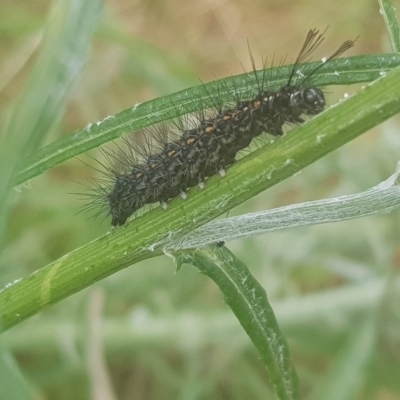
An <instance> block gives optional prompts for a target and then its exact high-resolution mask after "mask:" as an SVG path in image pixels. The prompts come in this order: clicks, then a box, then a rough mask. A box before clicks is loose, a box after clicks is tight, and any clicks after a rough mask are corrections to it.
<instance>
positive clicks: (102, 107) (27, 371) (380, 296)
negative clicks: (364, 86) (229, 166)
mask: <svg viewBox="0 0 400 400" xmlns="http://www.w3.org/2000/svg"><path fill="white" fill-rule="evenodd" d="M394 5H395V6H396V4H395V2H394ZM397 5H398V4H397ZM51 7H52V2H50V1H37V0H30V1H29V2H26V1H15V0H14V1H11V0H2V7H1V8H2V12H1V15H0V110H1V115H0V118H1V120H0V121H1V126H2V127H3V128H4V127H6V126H7V123H8V121H9V118H10V115H11V113H12V109H13V106H14V104H15V102H16V99H17V98H18V97H19V96H21V95H22V94H23V90H24V89H23V88H24V85H25V82H26V80H27V78H28V76H29V74H30V71H31V70H32V67H33V65H34V64H35V61H36V59H37V57H38V54H39V52H40V49H41V39H42V33H43V30H44V28H45V25H46V21H47V19H48V18H50V17H49V11H50V9H51ZM327 25H329V29H328V31H327V34H326V37H327V39H326V42H324V44H323V46H321V49H319V50H318V51H317V52H316V53H317V54H316V57H318V58H319V57H322V56H326V55H329V54H331V53H332V51H333V50H334V49H336V48H337V47H338V45H339V44H341V43H342V42H343V41H344V40H346V39H353V38H355V37H357V36H358V35H360V38H359V39H358V40H357V43H356V47H355V49H354V50H352V52H351V55H356V54H367V53H379V52H390V51H391V50H390V46H389V40H388V35H387V32H386V28H385V26H384V23H383V19H382V17H381V15H380V14H379V7H378V3H377V2H376V1H373V0H364V1H359V0H349V1H339V2H332V1H328V0H320V1H319V2H318V6H317V7H316V2H313V1H310V0H297V1H277V0H253V1H239V0H236V1H235V0H233V1H228V0H208V1H202V2H188V1H184V0H169V1H167V2H165V1H160V0H148V1H141V0H134V1H128V0H118V1H112V0H106V1H105V9H104V12H103V15H102V17H101V19H100V23H99V25H98V28H97V30H96V32H95V35H94V39H93V42H92V49H91V53H90V58H89V61H88V63H87V65H86V67H85V69H84V71H83V73H82V74H81V76H80V78H79V80H78V82H77V83H76V84H75V85H74V86H73V88H72V90H71V92H70V95H69V96H68V101H67V102H66V104H65V109H64V110H63V114H62V117H61V118H60V119H59V120H58V121H55V124H54V127H53V128H52V130H51V132H50V134H49V135H48V137H47V139H46V140H47V142H46V143H50V142H52V141H54V140H56V139H59V138H61V137H63V136H65V135H68V134H70V133H71V132H73V131H75V130H76V129H79V128H82V127H84V126H86V125H87V124H88V123H94V122H97V121H100V120H103V119H104V118H106V117H107V116H109V115H113V114H115V113H117V112H119V111H121V110H123V109H125V108H128V107H132V106H133V105H135V104H136V103H138V102H143V101H146V100H150V99H152V98H154V97H157V96H161V95H166V94H169V93H172V92H175V91H178V90H181V89H184V88H186V87H189V86H193V85H197V84H199V79H201V80H202V81H204V82H207V81H209V80H214V79H216V78H220V77H225V76H228V75H234V74H237V73H241V72H243V68H244V69H245V70H251V64H250V60H249V56H248V48H247V40H248V41H249V43H250V46H251V49H252V52H253V54H254V56H255V57H256V59H258V60H259V65H260V66H261V57H268V59H269V60H271V59H272V57H273V55H274V54H275V60H281V59H283V58H285V57H286V60H287V61H286V62H290V61H293V59H294V58H295V57H296V55H297V52H298V51H299V48H300V46H301V44H302V42H303V38H304V36H305V34H306V33H307V31H308V30H309V29H310V28H313V27H318V28H320V29H324V28H325V27H326V26H327ZM349 55H350V54H349ZM329 90H330V94H329V96H328V103H329V104H332V103H334V102H335V101H337V100H338V99H339V98H340V97H343V94H344V93H345V92H346V93H353V92H354V91H356V90H357V87H355V86H352V87H347V88H345V87H335V88H330V89H329ZM399 122H400V120H399V119H398V118H395V119H392V120H390V121H388V122H387V123H385V124H383V125H382V126H379V127H378V128H377V129H375V130H374V131H373V132H369V133H367V134H365V135H363V136H362V137H360V138H359V139H357V140H355V141H353V142H352V143H350V144H349V145H347V146H345V147H344V148H341V149H339V150H337V151H335V152H334V153H332V154H330V155H329V156H327V157H325V158H324V159H323V160H320V161H318V162H317V163H315V164H314V165H311V166H310V167H308V168H306V169H305V170H304V171H302V173H301V174H299V175H297V176H295V177H292V178H290V179H288V180H286V181H285V182H283V183H281V184H279V185H278V186H276V187H274V188H272V189H270V190H268V191H267V192H265V193H262V194H261V195H259V196H257V197H255V198H253V199H252V200H251V201H248V202H246V203H245V204H243V205H241V206H240V207H238V208H237V209H235V210H234V211H233V212H231V214H230V215H235V214H242V213H246V212H250V211H255V210H264V209H268V208H273V207H278V206H281V205H285V204H291V203H296V202H302V201H308V200H314V199H320V198H325V197H335V196H338V195H341V194H351V193H356V192H359V191H363V190H366V189H367V188H369V187H371V186H374V185H375V184H378V183H379V182H381V181H382V180H384V179H386V178H387V177H388V176H389V175H391V174H392V173H393V172H394V170H395V168H396V163H397V161H398V160H400V130H399ZM91 154H92V155H93V156H95V157H96V154H98V152H96V151H93V152H91ZM82 158H84V157H82ZM94 174H95V172H94V171H93V170H91V169H89V168H88V167H87V166H85V165H84V164H83V163H81V162H80V161H79V160H72V161H69V162H67V163H64V164H62V165H61V166H59V167H57V168H54V169H53V170H51V171H48V172H47V173H45V174H43V175H41V176H39V177H38V178H35V179H33V180H32V181H30V182H28V183H26V184H24V185H22V186H21V187H18V188H16V189H15V190H13V192H12V194H11V196H10V198H9V202H10V204H11V214H10V217H9V219H8V221H7V233H6V239H5V244H4V247H3V249H2V250H3V251H2V257H1V259H0V286H1V287H2V286H4V285H6V284H7V283H8V282H12V281H14V280H15V279H18V278H20V277H22V276H26V275H27V274H29V273H31V272H33V271H35V270H36V269H38V268H40V267H42V266H45V265H47V264H48V263H49V262H51V261H54V260H55V259H57V258H59V257H61V256H62V255H64V254H65V253H67V252H69V251H71V250H73V249H75V248H76V247H78V246H81V245H83V244H85V243H87V242H88V241H90V240H92V239H94V238H97V237H98V236H100V235H102V234H104V233H105V232H107V230H108V229H109V221H108V220H105V221H103V222H102V221H101V220H93V219H90V218H89V217H90V215H87V214H84V213H81V214H78V215H76V213H77V212H78V211H79V207H80V205H81V204H82V202H81V200H80V199H79V196H74V195H71V194H69V193H70V192H77V191H81V190H82V189H81V187H80V186H79V185H78V184H77V183H75V181H76V182H83V183H85V182H86V179H87V178H89V177H94V176H95V175H94ZM399 223H400V214H399V212H393V213H391V214H388V215H381V216H374V217H370V218H364V219H359V220H353V221H347V222H341V223H337V224H334V225H322V226H315V227H307V228H297V229H294V230H285V231H282V232H278V233H272V234H268V235H262V236H259V237H255V238H251V239H246V240H240V241H234V242H231V243H228V244H227V245H228V247H229V248H230V249H231V250H232V251H233V252H234V253H235V254H236V255H237V256H238V257H239V258H241V259H242V260H243V261H244V262H245V263H246V264H247V265H248V267H249V268H250V269H251V271H252V272H253V274H254V275H255V276H256V277H257V279H258V280H259V281H260V283H261V284H262V285H263V286H264V288H265V289H266V291H267V293H268V295H269V298H270V300H271V302H272V304H273V305H274V306H275V309H276V314H277V318H278V321H280V323H281V327H282V329H283V331H284V333H285V334H286V337H287V339H288V341H289V344H290V348H291V352H292V356H293V360H294V363H295V365H296V368H297V370H298V373H299V377H300V381H301V388H302V392H303V394H304V398H310V399H311V398H315V399H317V398H325V397H323V396H319V393H324V392H325V390H326V387H329V386H332V385H336V386H337V387H338V388H348V390H347V391H346V393H345V394H343V393H341V392H340V390H337V391H336V394H337V397H330V398H332V399H334V398H337V399H345V398H346V399H371V400H372V399H374V400H375V399H377V400H391V399H399V398H400V378H399V377H400V309H399V307H398V304H400V303H399V278H398V272H399V269H400V245H399V243H400V241H399V238H400V228H399V226H400V224H399ZM376 308H378V310H379V312H378V315H379V320H378V321H374V326H373V328H372V330H370V331H369V332H372V333H371V335H370V336H368V338H369V339H368V338H367V339H365V337H364V336H365V335H364V336H363V335H362V334H360V333H359V329H358V327H359V326H363V323H364V321H365V320H366V318H367V317H368V315H369V313H370V312H371V310H373V309H376ZM363 337H364V340H363ZM0 350H1V354H0V356H1V364H0V385H1V386H2V387H3V389H2V391H0V400H3V398H4V399H25V398H26V399H57V400H58V399H60V400H61V399H62V400H64V399H72V398H74V399H89V398H92V399H106V400H107V399H121V400H125V399H182V400H186V399H190V400H192V399H193V400H194V399H265V398H273V394H272V391H271V388H270V386H269V383H268V376H267V372H266V371H265V369H264V367H263V365H262V363H261V362H260V361H259V360H258V356H257V353H256V351H255V349H254V348H253V347H252V344H251V342H250V340H249V339H248V338H247V337H246V335H245V334H244V332H242V329H241V327H240V325H239V323H238V322H237V321H236V320H235V318H234V317H233V316H232V315H231V312H230V310H229V309H228V307H227V306H226V305H225V304H224V303H223V299H222V296H221V294H220V293H219V291H218V289H217V288H216V287H215V285H214V284H213V282H211V281H210V280H209V279H208V278H205V277H203V276H201V275H199V274H198V273H197V271H196V270H195V269H194V268H191V267H189V266H185V267H184V268H183V269H182V270H181V271H180V272H179V273H178V274H174V265H173V263H172V261H171V260H170V259H169V258H167V257H160V258H157V259H152V260H150V261H147V262H143V263H141V264H137V265H135V266H133V267H131V268H128V269H126V270H124V271H121V272H119V273H117V274H115V275H113V276H111V277H109V278H107V279H105V280H103V281H102V282H99V283H97V284H95V285H93V286H92V287H90V288H88V289H85V290H83V291H82V292H80V293H78V294H76V295H74V296H72V297H70V298H68V299H66V300H64V301H62V302H61V303H59V304H57V305H55V306H52V307H51V308H49V309H48V310H46V311H45V312H42V313H41V314H39V315H37V316H35V317H33V318H31V319H29V320H28V321H25V322H23V323H21V324H20V325H18V326H16V327H14V328H12V329H11V330H10V331H8V332H5V333H4V334H3V335H2V336H1V337H0ZM338 371H339V372H340V371H342V372H343V371H348V373H345V374H344V373H342V374H340V373H339V372H338ZM3 382H4V384H3ZM333 392H334V393H335V390H333Z"/></svg>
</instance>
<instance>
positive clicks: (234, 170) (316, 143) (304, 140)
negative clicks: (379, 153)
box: [0, 68, 400, 330]
mask: <svg viewBox="0 0 400 400" xmlns="http://www.w3.org/2000/svg"><path fill="white" fill-rule="evenodd" d="M399 93H400V68H396V69H395V70H393V71H391V72H389V73H388V74H387V75H386V76H385V77H382V78H381V79H379V80H377V81H376V82H374V83H372V84H370V85H368V86H366V87H365V88H364V89H363V90H361V91H360V92H358V93H356V94H355V95H353V96H351V97H349V98H348V99H347V100H346V101H343V102H341V103H339V104H337V105H336V106H335V107H331V108H330V109H329V110H327V111H326V112H324V113H322V114H320V115H318V116H317V117H315V118H313V119H312V120H310V121H309V122H307V123H306V124H304V125H302V126H299V127H297V128H295V129H293V130H292V131H291V132H290V134H287V135H285V136H284V137H282V138H280V139H279V140H276V141H275V142H274V143H272V144H269V145H265V146H263V147H261V148H260V149H258V150H257V151H255V152H253V153H251V154H249V155H248V156H246V157H244V158H243V159H241V160H240V161H239V162H237V163H236V164H235V165H233V166H232V167H231V168H229V170H228V174H227V176H226V177H225V178H224V179H221V178H220V177H219V176H214V177H212V178H210V179H209V180H208V181H207V189H206V190H203V191H202V190H201V189H200V188H193V189H192V190H191V191H190V196H189V198H188V199H187V200H186V201H183V200H182V199H180V198H176V199H174V200H172V201H171V202H170V207H169V209H168V211H167V212H165V211H163V210H162V209H161V208H156V209H154V210H152V211H151V212H148V213H146V214H144V215H142V216H140V217H138V218H137V219H135V220H134V221H132V222H131V223H128V224H126V225H124V226H122V227H120V228H118V229H117V230H116V231H114V232H112V233H111V234H108V235H105V236H103V237H100V238H99V239H97V240H95V241H93V242H91V243H88V244H87V245H85V246H83V247H81V248H79V249H76V250H75V251H73V252H71V253H68V254H66V255H65V256H64V257H62V258H60V259H59V260H57V261H54V262H53V263H51V264H49V265H47V266H46V267H44V268H42V269H40V270H38V271H36V273H34V274H32V275H30V276H28V277H26V278H24V279H22V280H20V281H19V282H16V283H14V284H12V285H10V286H9V287H7V288H5V289H4V290H2V291H0V316H1V320H0V324H1V329H3V330H5V329H7V328H9V327H11V326H13V325H15V324H17V323H18V322H19V321H22V320H24V319H26V318H28V317H29V316H31V315H33V314H36V313H37V312H39V311H40V310H41V309H42V308H44V307H46V306H47V305H49V304H53V303H55V302H57V301H60V300H61V299H63V298H65V297H67V296H69V295H71V294H73V293H76V292H77V291H79V290H81V289H83V288H85V287H87V286H89V285H91V284H93V283H94V282H96V281H98V280H100V279H102V278H105V277H106V276H109V275H111V274H113V273H114V272H116V271H118V270H120V269H122V268H125V267H127V266H129V265H131V264H134V263H135V262H138V261H140V260H143V259H146V258H150V257H154V256H157V255H160V254H162V252H163V247H164V246H165V245H166V244H167V243H169V242H170V241H171V240H173V239H174V238H177V237H180V236H183V235H185V234H186V233H188V232H190V231H191V230H194V229H195V228H197V227H199V226H201V225H203V224H205V223H207V222H209V221H210V220H212V219H214V218H215V217H217V216H219V215H221V214H224V213H226V212H227V211H228V210H230V209H231V208H233V207H235V206H236V205H238V204H241V203H242V202H243V201H245V200H247V199H249V198H251V197H253V196H255V195H256V194H258V193H260V192H261V191H263V190H265V189H267V188H269V187H271V186H273V185H275V184H276V183H278V182H280V181H282V180H284V179H285V178H287V177H289V176H291V175H293V174H294V173H296V172H297V171H299V170H301V169H302V168H304V167H305V166H307V165H309V164H311V163H312V162H314V161H316V160H318V159H319V158H321V157H323V156H324V155H325V154H328V153H329V152H331V151H333V150H334V149H337V148H338V147H340V146H342V145H343V144H345V143H347V142H349V141H351V140H352V139H354V138H356V137H357V136H359V135H361V134H362V133H363V132H365V131H366V130H368V129H370V128H372V127H374V126H376V125H378V124H379V123H381V122H382V121H385V120H386V119H388V118H390V117H391V116H393V115H395V114H396V113H398V112H399V111H400V96H399Z"/></svg>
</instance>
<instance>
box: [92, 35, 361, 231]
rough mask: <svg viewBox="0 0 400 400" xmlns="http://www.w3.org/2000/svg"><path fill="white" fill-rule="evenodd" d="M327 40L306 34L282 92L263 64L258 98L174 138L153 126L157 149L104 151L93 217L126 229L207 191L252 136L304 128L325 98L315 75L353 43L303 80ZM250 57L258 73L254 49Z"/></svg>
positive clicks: (178, 126) (129, 145) (182, 129)
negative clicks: (271, 86)
mask: <svg viewBox="0 0 400 400" xmlns="http://www.w3.org/2000/svg"><path fill="white" fill-rule="evenodd" d="M323 40H324V32H323V33H320V32H319V30H318V29H311V30H310V31H309V32H308V34H307V36H306V38H305V41H304V44H303V46H302V47H301V49H300V52H299V54H298V56H297V58H296V60H295V62H294V64H293V67H292V69H291V72H290V75H289V78H288V80H287V83H286V84H285V85H284V86H283V87H281V88H280V89H278V90H275V91H273V90H268V88H267V87H265V86H267V83H268V82H266V75H265V71H266V69H265V65H264V73H263V76H262V79H257V80H256V89H255V95H254V96H252V97H251V98H249V99H241V98H240V96H239V95H237V96H236V99H235V101H234V102H233V103H232V104H233V105H232V106H231V107H229V106H226V107H225V108H224V107H223V106H222V105H216V107H215V109H214V110H212V111H211V112H205V111H204V112H201V113H200V114H199V115H197V117H195V120H194V122H193V121H192V122H188V120H186V121H183V120H180V122H179V121H178V122H175V132H174V135H175V138H174V139H172V140H169V137H171V136H174V135H173V134H172V131H173V129H171V128H170V127H167V126H165V125H162V126H161V127H158V128H154V129H153V131H154V132H153V133H155V134H154V135H153V138H152V141H153V142H155V145H154V143H152V144H151V143H150V142H149V141H148V142H147V143H146V144H145V145H140V144H139V143H135V142H132V141H129V140H125V143H126V148H122V147H118V150H117V151H115V152H111V151H109V150H103V151H102V152H103V155H104V156H105V159H106V161H105V163H104V164H102V166H103V167H104V171H102V173H103V180H102V181H98V182H96V185H95V187H94V188H92V189H91V191H90V193H88V194H87V195H88V196H89V197H90V198H91V202H90V203H89V205H88V208H94V209H96V210H97V214H96V215H99V214H102V213H106V214H109V215H110V216H111V225H112V227H113V228H114V227H117V226H120V225H124V224H125V222H126V221H127V219H128V218H129V217H130V216H132V215H133V214H134V213H135V212H136V211H138V210H140V209H141V208H142V207H144V206H145V205H149V204H153V203H160V204H161V206H162V207H164V208H166V207H167V202H168V200H170V199H172V198H174V197H177V196H179V195H180V196H181V197H182V198H186V196H187V191H188V189H189V188H191V187H193V186H196V185H199V186H200V187H204V181H205V180H206V179H207V178H209V177H211V176H213V175H216V174H220V175H221V176H222V177H223V176H224V175H225V174H226V168H227V167H229V166H230V165H232V164H233V163H234V162H235V161H236V157H237V155H238V153H239V152H240V151H241V150H244V149H245V148H247V147H248V146H249V145H250V143H251V142H252V140H253V139H254V138H256V137H258V136H260V135H261V134H263V133H266V134H269V135H272V136H274V137H280V136H282V135H283V134H284V125H285V124H288V123H289V124H301V123H303V122H304V121H305V120H304V118H305V117H312V116H314V115H316V114H319V113H320V112H322V111H323V110H324V108H325V105H326V103H325V96H324V93H323V92H322V90H321V89H320V88H318V87H316V86H314V85H312V83H311V78H312V76H313V75H314V74H315V72H316V71H317V70H319V69H320V68H322V67H323V66H324V65H325V64H326V63H327V62H329V61H331V60H333V59H335V58H337V57H339V56H340V55H342V54H343V53H344V52H345V51H347V50H348V49H350V48H351V47H353V46H354V41H351V40H347V41H345V42H344V43H343V44H342V45H341V46H340V47H339V48H338V49H337V50H336V51H335V52H334V53H333V54H332V55H331V56H330V57H329V58H327V59H325V60H323V61H322V62H321V63H320V64H319V65H317V66H316V67H315V68H314V69H313V70H312V71H311V72H310V73H308V74H307V75H306V76H301V75H302V74H301V73H300V71H299V64H300V63H302V62H304V61H305V60H308V59H309V57H310V55H311V53H312V52H313V51H314V50H315V49H316V48H317V47H318V46H319V45H320V44H321V42H322V41H323ZM250 58H251V62H252V66H253V70H254V71H255V70H256V68H255V63H254V58H253V56H252V54H251V52H250ZM255 76H256V78H257V74H255ZM299 76H300V79H299ZM104 178H105V179H104Z"/></svg>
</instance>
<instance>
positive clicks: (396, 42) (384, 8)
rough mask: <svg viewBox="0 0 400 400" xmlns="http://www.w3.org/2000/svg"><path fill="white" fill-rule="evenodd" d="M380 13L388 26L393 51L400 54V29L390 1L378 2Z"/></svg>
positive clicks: (380, 0) (382, 0) (381, 0)
mask: <svg viewBox="0 0 400 400" xmlns="http://www.w3.org/2000/svg"><path fill="white" fill-rule="evenodd" d="M378 1H379V7H380V12H381V14H382V16H383V19H384V21H385V24H386V28H387V30H388V32H389V37H390V43H391V45H392V49H393V51H394V52H396V53H400V29H399V24H398V22H397V18H396V13H395V8H394V7H393V5H392V3H391V1H390V0H378Z"/></svg>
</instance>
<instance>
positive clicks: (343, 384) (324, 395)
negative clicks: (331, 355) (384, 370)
mask: <svg viewBox="0 0 400 400" xmlns="http://www.w3.org/2000/svg"><path fill="white" fill-rule="evenodd" d="M376 329H377V324H376V318H375V313H374V312H372V313H370V314H369V315H367V319H366V321H365V322H364V323H363V324H361V326H358V327H357V329H355V332H353V334H352V335H351V337H350V340H349V341H348V343H347V344H346V345H345V346H344V348H343V349H342V350H341V351H340V352H339V354H338V358H337V361H336V364H335V365H334V366H333V368H332V371H331V372H330V373H329V374H328V376H327V377H326V379H324V382H323V383H322V384H321V386H320V388H319V389H318V390H317V393H316V394H315V395H314V396H312V400H319V399H324V400H352V399H354V398H356V395H357V393H358V392H359V390H360V388H361V387H362V385H363V383H364V379H365V375H366V370H367V368H368V366H369V364H370V362H371V360H372V357H373V354H374V350H375V339H376Z"/></svg>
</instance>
